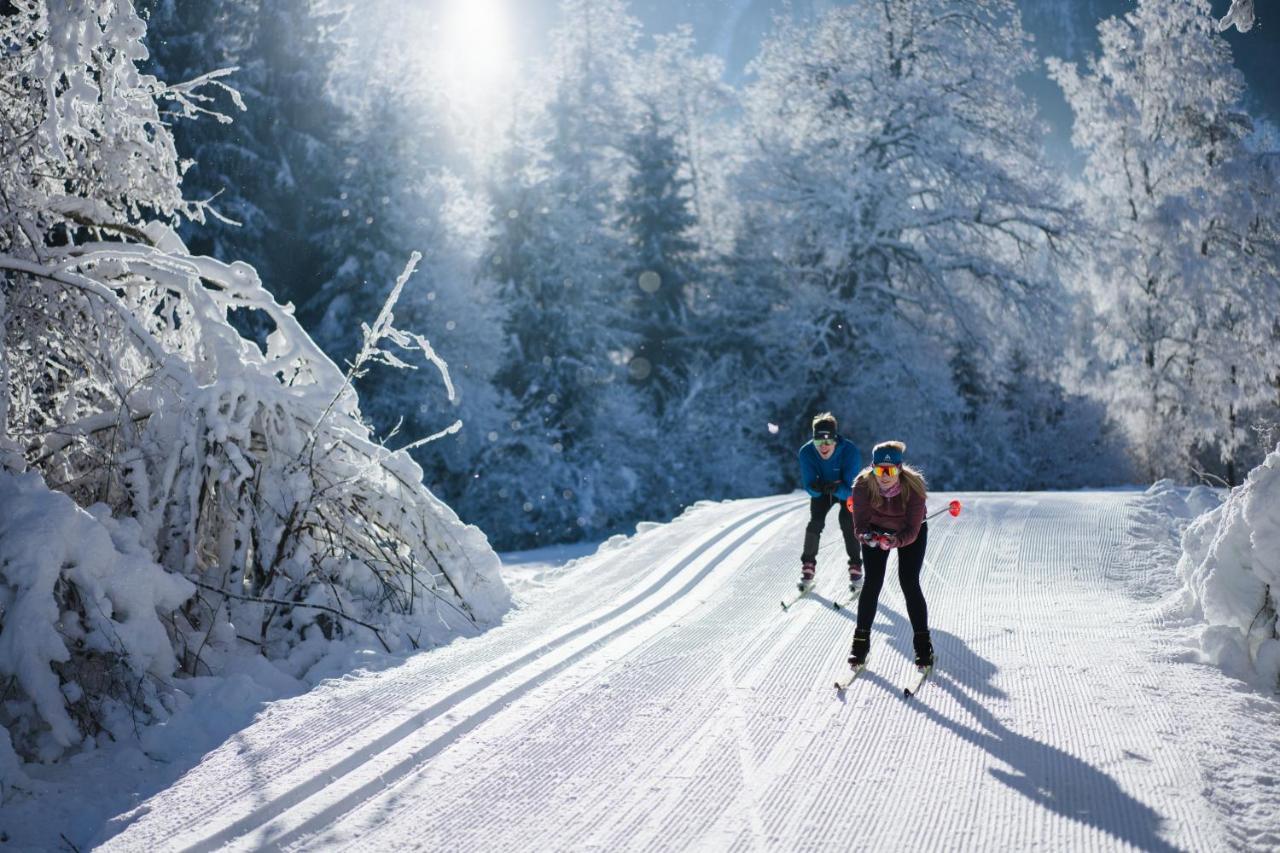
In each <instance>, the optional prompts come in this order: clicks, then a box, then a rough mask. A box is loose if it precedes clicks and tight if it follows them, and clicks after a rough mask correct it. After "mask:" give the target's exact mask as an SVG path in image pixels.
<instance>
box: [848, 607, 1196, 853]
mask: <svg viewBox="0 0 1280 853" xmlns="http://www.w3.org/2000/svg"><path fill="white" fill-rule="evenodd" d="M879 612H880V615H881V616H886V615H887V616H889V621H890V630H889V631H888V632H881V633H887V634H888V636H885V637H882V638H881V639H882V642H887V644H888V645H889V646H891V647H892V648H895V649H897V650H898V651H900V652H901V653H902V654H903V655H905V656H906V657H907V658H908V659H911V658H912V657H913V656H914V653H913V651H912V649H911V628H910V625H909V623H908V622H907V620H906V618H905V617H904V616H902V615H901V614H898V613H896V612H893V611H892V610H889V609H887V608H885V607H884V606H883V605H882V606H881V607H880V611H879ZM877 621H879V620H877ZM931 633H932V636H933V641H934V649H935V651H936V653H937V656H938V660H939V662H940V664H941V666H943V667H945V669H942V668H940V669H939V670H937V671H935V673H934V675H933V676H932V677H931V679H930V684H931V688H932V689H935V690H944V691H945V692H946V693H947V694H948V695H949V696H951V697H952V698H954V699H955V700H956V702H957V703H959V705H960V708H961V709H962V710H963V711H964V712H965V713H966V714H968V715H969V716H971V717H972V719H974V720H976V721H977V724H978V725H977V726H976V727H970V726H967V725H964V724H963V723H960V722H958V721H957V720H954V719H951V718H950V717H947V716H944V715H943V714H941V713H939V712H938V711H937V710H935V709H934V708H932V707H930V705H929V704H928V693H927V692H925V693H924V694H923V695H924V699H923V701H921V700H920V699H913V700H910V701H911V707H912V708H913V709H914V710H916V711H917V712H918V713H920V714H923V715H924V716H925V717H927V718H928V719H930V720H931V721H933V722H934V723H937V724H938V725H939V726H941V727H943V728H945V729H948V730H950V731H951V732H953V733H954V734H955V735H957V736H958V737H960V738H963V739H964V740H966V741H968V742H969V743H972V744H973V745H974V746H979V747H981V748H982V749H984V750H986V751H987V752H988V753H990V755H991V756H992V757H993V758H995V759H996V760H998V761H1000V762H1002V763H1003V764H1006V765H1008V766H1009V767H1010V768H1012V770H1011V771H1006V770H1002V769H997V768H991V769H990V770H989V771H988V772H989V773H990V774H991V775H992V776H993V777H994V778H995V779H997V780H999V781H1000V782H1002V783H1004V784H1005V785H1008V786H1009V787H1010V788H1012V789H1013V790H1015V791H1017V792H1018V793H1020V794H1022V795H1023V796H1025V797H1026V798H1027V799H1029V800H1031V801H1032V802H1034V803H1036V804H1038V805H1040V806H1042V807H1044V808H1046V809H1049V810H1050V811H1053V812H1056V813H1057V814H1060V815H1062V816H1063V817H1066V818H1070V819H1071V820H1075V821H1079V822H1080V823H1083V824H1086V825H1089V826H1093V827H1096V828H1098V829H1100V830H1102V831H1103V832H1105V833H1107V834H1108V835H1111V836H1112V837H1114V838H1116V839H1117V840H1119V841H1122V842H1125V843H1127V844H1132V845H1133V846H1134V847H1137V848H1139V849H1141V850H1152V851H1174V850H1177V849H1178V848H1177V847H1174V846H1173V845H1171V844H1169V843H1168V842H1167V841H1165V840H1164V839H1162V838H1161V837H1160V834H1159V833H1160V830H1161V828H1162V827H1163V825H1164V823H1165V818H1164V817H1162V816H1161V815H1160V813H1159V812H1157V811H1156V810H1155V809H1153V808H1152V807H1150V806H1148V805H1146V804H1145V803H1143V802H1141V801H1140V800H1137V799H1135V798H1134V797H1132V796H1130V795H1129V794H1127V793H1125V792H1124V791H1123V790H1122V789H1121V788H1120V785H1119V784H1118V783H1117V782H1116V781H1115V780H1114V779H1113V778H1111V777H1110V776H1109V775H1107V774H1106V773H1104V772H1102V771H1101V770H1099V769H1097V768H1096V767H1094V766H1092V765H1090V764H1089V763H1088V762H1086V761H1084V760H1082V759H1080V758H1077V757H1076V756H1074V755H1071V754H1070V753H1068V752H1065V751H1063V750H1061V749H1059V748H1058V747H1056V746H1052V745H1051V744H1048V743H1044V742H1043V741H1039V740H1036V739H1035V738H1031V737H1027V736H1025V735H1021V734H1018V733H1017V732H1015V731H1012V730H1011V729H1009V727H1008V726H1006V725H1005V724H1004V723H1002V722H1001V721H1000V720H999V719H997V718H996V716H995V715H994V714H992V713H991V711H989V710H988V709H987V708H986V707H985V706H984V705H983V703H982V702H981V701H980V700H979V699H978V698H977V697H975V696H974V695H973V694H975V693H976V694H979V695H981V696H988V697H1003V696H1004V695H1005V694H1004V692H1003V691H1001V690H1000V689H999V688H997V687H996V686H995V685H994V684H992V682H991V680H992V677H993V676H994V675H995V673H996V672H997V668H996V667H995V666H994V665H993V664H992V663H991V662H990V661H988V660H986V659H985V658H983V657H982V656H980V655H978V654H976V653H975V652H973V651H972V650H971V649H970V648H969V647H968V646H967V645H966V644H965V643H964V642H963V641H962V640H961V639H960V638H959V637H957V636H955V635H954V634H949V633H947V632H945V631H938V630H931ZM873 643H874V641H873ZM872 648H873V649H874V645H873V647H872ZM873 681H874V682H875V683H877V684H879V686H881V687H883V688H884V689H886V690H889V691H891V692H893V693H895V694H896V695H899V696H900V695H901V688H900V687H899V686H898V685H895V684H892V683H890V682H889V681H888V680H885V679H873ZM931 688H926V691H927V690H929V689H931Z"/></svg>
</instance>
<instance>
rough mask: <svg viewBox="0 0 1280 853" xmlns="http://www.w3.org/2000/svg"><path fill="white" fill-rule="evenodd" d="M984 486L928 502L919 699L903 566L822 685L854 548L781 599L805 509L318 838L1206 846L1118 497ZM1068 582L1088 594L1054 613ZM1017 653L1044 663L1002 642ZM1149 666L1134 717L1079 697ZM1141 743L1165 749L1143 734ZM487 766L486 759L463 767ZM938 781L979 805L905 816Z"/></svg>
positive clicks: (663, 845) (443, 842)
mask: <svg viewBox="0 0 1280 853" xmlns="http://www.w3.org/2000/svg"><path fill="white" fill-rule="evenodd" d="M977 500H978V499H976V498H975V503H974V504H971V505H970V513H969V515H968V516H967V517H966V519H965V527H964V528H963V529H961V528H959V527H958V526H948V523H947V520H946V519H942V520H940V521H935V522H932V523H931V524H930V559H929V562H928V566H927V569H926V584H927V587H926V588H927V591H928V592H929V594H930V604H931V606H932V611H931V614H932V622H933V624H934V625H935V626H937V627H936V628H935V642H936V645H937V649H938V653H939V659H940V666H939V668H938V670H937V671H935V673H934V675H933V677H932V678H931V679H930V681H929V683H928V684H927V685H926V687H925V688H924V689H923V690H922V691H921V693H920V695H919V696H917V697H915V698H913V699H912V700H910V701H905V700H903V699H902V697H901V688H902V686H903V685H904V684H907V683H908V681H909V679H910V678H911V675H912V673H914V667H912V666H911V664H910V658H911V648H910V645H911V644H910V630H909V627H908V626H907V624H906V617H905V610H904V608H903V605H902V601H901V595H900V593H899V591H898V586H897V583H896V568H895V566H894V565H893V564H892V563H891V565H890V578H889V579H888V580H887V581H886V584H885V589H884V592H883V593H882V596H881V605H880V616H879V618H878V620H877V623H876V629H875V631H874V633H873V647H872V657H871V670H870V671H869V672H868V673H866V674H864V676H863V677H862V678H861V679H859V681H858V682H856V683H855V684H854V686H853V687H851V688H850V690H849V693H848V696H847V697H846V699H845V701H844V702H841V701H838V700H835V699H832V698H831V693H832V691H831V689H830V681H831V680H832V679H833V678H834V677H835V676H836V675H838V674H839V673H841V672H843V671H844V664H843V657H844V654H845V653H846V650H847V647H848V640H849V637H850V636H851V635H852V626H853V620H852V614H851V613H849V614H847V615H845V614H841V613H838V612H836V611H833V610H832V609H831V608H830V606H829V605H828V604H826V603H825V602H824V601H823V598H826V597H829V594H830V593H831V592H832V591H833V590H838V589H839V586H838V584H837V577H835V576H838V575H839V572H837V571H835V570H834V569H833V566H834V565H839V564H841V563H842V562H843V560H842V554H841V551H842V549H841V548H839V547H838V542H833V543H830V544H829V545H827V547H824V549H823V556H822V558H821V559H820V561H819V573H818V586H817V589H816V593H817V594H816V595H815V596H813V599H814V600H812V601H805V602H802V603H801V604H799V605H797V606H796V607H795V608H793V610H792V611H791V612H790V613H787V614H783V613H780V612H779V611H778V608H777V604H776V602H774V601H773V599H774V598H776V592H777V589H778V587H779V585H781V584H784V583H789V582H790V578H791V575H792V573H793V570H794V553H793V552H794V550H795V546H796V545H797V544H798V542H797V541H791V540H793V539H795V540H798V533H799V530H797V531H794V533H795V534H796V535H794V536H789V537H787V538H786V539H785V540H781V541H778V542H776V543H774V544H773V545H772V547H771V548H769V549H767V550H762V551H760V552H758V553H756V554H754V555H752V556H751V557H750V558H749V559H748V560H746V561H744V563H743V565H742V567H741V568H740V569H739V570H738V574H737V576H736V577H735V578H734V583H733V584H732V585H731V586H721V587H718V588H717V589H715V590H711V591H709V594H710V597H709V598H708V599H707V600H706V601H704V602H702V603H701V604H700V605H699V606H698V607H697V609H696V610H695V611H694V612H693V613H691V614H689V615H688V616H686V617H684V618H682V620H681V622H680V624H679V625H678V626H677V627H676V628H675V629H673V630H668V631H665V632H663V633H661V634H659V635H657V636H655V637H653V638H652V639H651V640H649V641H647V642H646V643H644V644H642V645H640V646H637V647H636V648H634V649H632V650H631V651H630V652H629V653H628V654H626V655H625V656H624V657H623V658H621V659H620V660H618V661H616V662H613V663H612V664H610V665H609V667H608V668H607V669H606V670H605V672H604V673H603V674H601V675H599V676H596V677H595V678H589V679H587V680H585V681H584V682H583V683H581V684H579V685H577V686H576V687H574V688H573V689H570V690H566V691H561V692H560V693H555V692H554V691H552V690H550V689H547V690H545V691H541V692H539V693H538V694H537V695H534V694H530V695H528V696H526V697H524V699H523V700H522V702H521V704H522V705H524V706H526V707H525V708H524V709H523V711H522V714H523V715H522V716H519V718H518V719H515V720H514V721H513V720H512V719H508V720H506V721H505V723H506V725H507V726H508V728H507V729H506V730H505V731H492V732H481V731H477V732H476V735H477V737H476V738H475V739H474V740H473V741H472V742H471V743H470V744H469V746H470V747H471V748H470V749H469V750H468V751H467V752H466V754H465V755H459V756H458V757H457V759H456V761H457V764H455V770H454V771H453V772H452V773H450V774H448V775H444V774H442V773H440V772H438V771H434V770H431V769H430V768H426V769H424V772H423V774H422V776H420V777H418V778H413V779H409V778H406V779H404V780H403V781H402V784H401V785H399V786H397V789H396V790H395V791H394V792H392V791H391V790H388V791H387V792H386V796H384V797H380V798H377V799H376V800H371V801H369V802H366V803H364V804H363V806H362V808H361V811H362V812H363V814H362V820H361V822H360V825H359V826H358V827H357V826H350V825H348V826H345V827H343V828H342V829H341V830H335V831H332V832H330V833H328V834H322V835H320V836H317V837H313V838H312V839H310V840H311V841H312V842H318V843H319V845H320V846H324V847H329V846H343V845H350V846H351V847H352V848H354V849H364V850H381V849H389V848H395V847H397V846H404V845H406V844H409V843H412V844H415V845H420V846H422V847H425V848H428V849H438V848H443V847H447V848H449V849H456V850H481V849H483V850H486V851H487V850H495V851H496V850H535V849H536V850H576V849H626V850H672V849H734V850H758V849H796V850H807V849H854V850H863V849H869V850H880V849H908V848H910V849H926V850H928V849H954V848H957V847H968V848H973V847H992V846H993V847H998V848H1001V849H1027V848H1033V847H1041V848H1054V849H1058V848H1063V847H1071V848H1072V849H1085V850H1091V849H1114V848H1116V847H1122V848H1123V847H1129V848H1137V849H1145V850H1169V849H1174V847H1173V843H1171V842H1168V841H1166V840H1164V839H1165V838H1176V839H1177V842H1176V843H1177V844H1178V845H1179V846H1188V847H1191V848H1194V849H1204V848H1208V847H1212V846H1213V842H1214V841H1215V840H1216V835H1215V834H1214V832H1213V831H1212V830H1211V829H1209V830H1204V831H1202V829H1201V822H1202V821H1203V820H1204V818H1205V815H1204V813H1203V810H1202V809H1201V808H1200V806H1199V805H1198V804H1197V803H1196V802H1195V801H1194V798H1193V799H1192V801H1190V802H1185V801H1184V800H1185V799H1186V798H1183V797H1181V796H1180V795H1179V792H1185V790H1187V780H1188V779H1195V778H1197V776H1198V771H1197V770H1196V768H1195V766H1194V761H1193V759H1192V758H1191V757H1189V756H1185V755H1181V754H1180V753H1179V751H1178V749H1177V747H1176V745H1175V744H1176V742H1177V739H1178V738H1179V737H1180V736H1181V734H1182V733H1183V728H1184V727H1182V726H1180V725H1179V720H1178V719H1177V718H1176V717H1175V716H1174V715H1173V714H1172V713H1171V712H1170V711H1169V710H1168V708H1166V707H1163V706H1158V705H1155V704H1154V703H1143V701H1142V699H1141V694H1142V693H1143V691H1144V690H1147V689H1150V688H1152V687H1153V686H1154V685H1153V684H1151V683H1147V684H1146V685H1145V686H1144V684H1143V682H1144V680H1145V681H1147V682H1150V681H1152V679H1153V675H1152V674H1151V673H1152V669H1151V667H1150V666H1149V665H1148V663H1147V658H1146V655H1147V653H1148V651H1149V650H1147V649H1144V648H1142V643H1141V642H1139V641H1140V640H1141V635H1142V632H1143V630H1144V626H1143V624H1142V622H1141V620H1140V619H1134V620H1131V621H1126V622H1123V623H1113V621H1112V619H1113V614H1115V613H1117V612H1118V607H1117V604H1116V602H1127V599H1125V598H1124V596H1123V593H1122V592H1121V591H1120V590H1118V589H1117V588H1116V585H1115V584H1114V583H1109V582H1108V580H1107V579H1108V577H1110V576H1111V575H1113V574H1114V570H1115V568H1116V565H1117V564H1116V563H1115V562H1114V561H1115V560H1116V559H1119V558H1118V557H1116V553H1117V552H1115V551H1110V550H1109V549H1111V548H1112V547H1113V546H1115V545H1117V544H1118V543H1119V541H1120V539H1121V537H1122V536H1123V535H1124V530H1123V527H1122V523H1123V522H1122V516H1123V512H1121V511H1119V510H1120V509H1121V507H1122V505H1123V498H1121V497H1110V496H1107V495H1103V496H1100V497H1099V499H1098V503H1099V504H1100V505H1099V506H1098V507H1095V508H1089V509H1086V508H1084V507H1082V506H1080V505H1079V503H1078V502H1072V500H1071V499H1070V498H1069V497H1068V498H1066V499H1064V500H1065V504H1066V505H1065V506H1064V505H1058V504H1057V502H1056V499H1055V497H1054V496H1052V495H1026V496H1001V497H1000V500H998V501H993V502H992V503H993V506H992V507H991V508H990V509H989V510H986V509H983V508H982V507H981V505H980V504H978V503H976V501H977ZM975 510H976V511H975ZM1064 510H1065V511H1066V514H1067V515H1069V516H1070V518H1069V519H1067V520H1064V519H1063V518H1062V516H1063V514H1064ZM835 538H836V539H837V540H838V537H835ZM730 559H731V558H730ZM1064 562H1065V563H1069V564H1070V565H1071V566H1072V567H1073V568H1074V571H1073V572H1069V573H1064V572H1063V570H1062V566H1063V564H1064ZM839 580H840V581H842V580H843V579H842V578H841V579H839ZM970 588H975V589H985V590H991V592H992V595H993V597H994V598H995V599H996V601H995V602H994V604H995V606H994V607H993V608H975V607H974V606H973V603H974V602H973V601H972V600H971V599H970V598H968V596H967V590H968V589H970ZM1068 595H1069V596H1072V597H1073V599H1075V600H1076V603H1077V604H1082V605H1083V606H1081V607H1080V610H1079V612H1078V613H1077V612H1076V611H1074V610H1073V611H1072V618H1070V619H1063V618H1062V614H1063V608H1062V601H1063V599H1064V597H1065V596H1068ZM1090 602H1096V605H1095V606H1092V607H1091V606H1089V604H1090ZM1096 637H1105V638H1106V640H1105V642H1104V643H1102V644H1099V643H1098V641H1097V640H1095V639H1094V638H1096ZM961 638H964V639H963V640H962V639H961ZM973 647H976V648H981V650H982V656H979V655H978V654H975V653H974V652H973V651H970V648H973ZM1083 648H1087V649H1089V650H1090V651H1089V652H1088V655H1089V659H1081V658H1080V655H1079V650H1080V649H1083ZM1100 651H1105V654H1097V653H1096V652H1100ZM1005 659H1012V660H1014V661H1019V662H1020V661H1024V660H1025V661H1027V662H1028V663H1026V664H1022V663H1018V664H1017V665H1015V666H1011V667H1009V668H1008V669H1005V670H1003V671H1002V670H1001V669H1000V668H999V667H997V665H996V664H995V663H993V661H1000V660H1005ZM726 661H728V666H729V671H730V676H729V678H728V680H726V676H725V668H726ZM1134 673H1137V674H1138V677H1137V683H1136V684H1135V685H1134V687H1133V695H1132V696H1131V697H1128V698H1127V699H1126V700H1125V701H1126V702H1128V703H1131V704H1132V706H1133V707H1134V708H1135V709H1137V708H1141V714H1137V713H1134V714H1133V715H1132V716H1133V719H1131V720H1126V724H1125V726H1123V727H1116V726H1109V725H1097V726H1090V725H1088V724H1087V723H1083V721H1084V720H1087V719H1088V715H1087V713H1086V714H1082V712H1081V709H1082V708H1083V709H1087V708H1089V707H1093V706H1095V705H1096V706H1098V707H1106V706H1107V702H1108V700H1111V699H1113V698H1114V697H1112V696H1111V695H1110V693H1109V691H1112V690H1114V689H1115V688H1114V685H1116V684H1124V683H1127V680H1128V679H1129V678H1131V677H1132V674H1134ZM744 713H745V714H746V715H747V716H746V718H745V719H743V718H742V714H744ZM513 722H514V724H515V728H510V725H511V724H512V723H513ZM664 722H665V725H664V724H663V723H664ZM499 728H501V727H499ZM939 728H942V729H944V730H946V731H948V732H950V733H951V734H952V735H954V736H947V737H939V736H938V733H937V729H939ZM931 733H932V736H931ZM744 738H745V740H744ZM566 742H572V743H574V747H573V748H572V749H570V750H566V749H565V748H564V744H565V743H566ZM926 742H928V743H930V744H931V747H930V748H931V754H930V755H929V757H928V759H927V760H922V756H921V754H920V749H921V744H923V743H926ZM1130 742H1136V743H1143V744H1147V745H1148V746H1147V747H1144V748H1145V749H1150V748H1151V745H1152V744H1154V745H1156V749H1157V751H1156V752H1154V753H1150V754H1146V755H1142V756H1138V757H1135V755H1134V754H1133V752H1132V750H1131V749H1130V748H1129V746H1130ZM744 748H745V749H746V750H748V751H749V753H748V754H746V755H745V756H744V751H743V750H744ZM1082 754H1083V755H1085V756H1087V759H1082V758H1080V757H1078V756H1080V755H1082ZM975 762H976V764H975ZM478 766H483V767H485V768H486V772H485V773H483V774H476V773H469V772H468V771H467V770H466V768H467V767H478ZM751 766H754V767H755V768H756V770H755V776H754V778H753V779H752V780H751V781H750V782H748V781H747V780H746V779H745V778H744V777H745V774H747V773H748V772H750V771H749V768H750V767H751ZM1133 768H1138V773H1137V776H1136V777H1135V778H1136V779H1137V780H1140V781H1141V785H1140V790H1142V791H1143V795H1144V797H1145V800H1135V799H1133V796H1132V794H1131V792H1130V790H1129V789H1128V788H1129V786H1132V785H1133V784H1136V782H1135V779H1134V778H1128V777H1127V776H1118V777H1113V776H1112V775H1109V774H1111V773H1116V772H1121V771H1125V772H1128V773H1132V772H1133ZM1148 768H1149V769H1148ZM433 773H434V774H436V775H433ZM624 786H625V787H624ZM620 790H626V791H629V792H632V793H631V794H630V795H620V794H619V791H620ZM924 790H940V791H944V792H945V791H954V792H955V794H956V796H957V797H958V798H960V799H962V800H963V801H965V802H966V807H964V808H947V807H945V803H946V801H947V798H946V796H945V794H944V795H943V797H942V800H941V803H942V804H943V805H941V806H940V805H939V801H937V800H936V798H935V799H931V800H930V801H927V802H924V803H923V804H922V806H921V808H923V809H924V810H925V812H926V814H927V815H928V819H922V820H919V821H913V820H910V819H907V817H906V816H907V815H908V814H910V812H909V811H908V810H905V809H904V806H903V799H904V797H907V798H910V797H911V796H913V795H914V796H919V795H920V794H919V792H921V791H924ZM913 791H915V792H916V793H915V794H913V793H911V792H913ZM427 792H429V795H428V793H427ZM1011 792H1018V793H1011ZM1011 799H1012V800H1013V801H1014V802H1013V803H1012V804H1011V803H1010V800H1011ZM1025 800H1030V801H1031V802H1033V803H1035V805H1034V806H1029V805H1027V804H1026V803H1025V802H1024V801H1025ZM1153 802H1154V803H1156V804H1158V806H1159V808H1158V810H1157V809H1154V808H1151V807H1150V805H1149V804H1150V803H1153ZM496 803H500V804H501V807H500V809H499V813H500V814H501V818H500V819H498V820H496V821H495V819H494V814H495V812H494V805H495V804H496ZM1011 807H1012V808H1014V811H1013V812H1010V808H1011ZM1089 809H1092V810H1094V813H1092V814H1091V813H1090V812H1089ZM548 811H549V812H550V813H551V814H554V815H555V816H556V817H555V819H554V820H545V819H543V818H542V817H541V815H544V814H545V813H547V812H548ZM753 814H754V815H756V816H752V815H753ZM993 815H1000V818H999V819H994V818H993ZM1162 818H1163V822H1164V826H1163V827H1162V825H1161V819H1162ZM1204 825H1205V826H1211V824H1209V823H1206V824H1204ZM408 827H412V828H413V829H412V831H411V833H410V835H409V836H405V835H403V834H402V833H403V832H404V831H405V829H406V828H408Z"/></svg>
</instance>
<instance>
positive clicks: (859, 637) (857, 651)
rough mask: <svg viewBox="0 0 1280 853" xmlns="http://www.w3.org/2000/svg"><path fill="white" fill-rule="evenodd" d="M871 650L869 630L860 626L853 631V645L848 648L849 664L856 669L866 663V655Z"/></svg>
mask: <svg viewBox="0 0 1280 853" xmlns="http://www.w3.org/2000/svg"><path fill="white" fill-rule="evenodd" d="M870 652H871V630H870V629H867V630H865V631H864V630H862V629H861V628H859V629H857V630H855V631H854V632H853V647H852V648H851V649H849V666H850V667H852V668H853V669H857V668H858V667H860V666H866V665H867V655H868V654H869V653H870Z"/></svg>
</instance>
